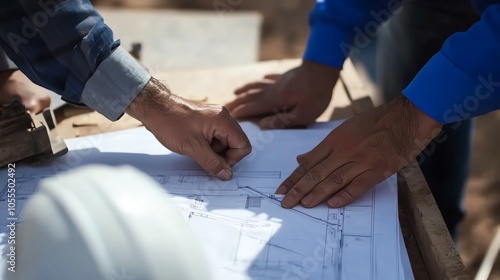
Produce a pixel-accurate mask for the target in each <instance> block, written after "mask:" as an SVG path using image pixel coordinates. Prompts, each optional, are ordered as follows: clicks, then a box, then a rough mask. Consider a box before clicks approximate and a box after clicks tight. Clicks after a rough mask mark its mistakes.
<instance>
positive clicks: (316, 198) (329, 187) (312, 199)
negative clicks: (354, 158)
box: [300, 162, 365, 208]
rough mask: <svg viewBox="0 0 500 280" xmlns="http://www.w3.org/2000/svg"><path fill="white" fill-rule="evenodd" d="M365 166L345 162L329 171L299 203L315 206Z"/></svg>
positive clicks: (350, 179)
mask: <svg viewBox="0 0 500 280" xmlns="http://www.w3.org/2000/svg"><path fill="white" fill-rule="evenodd" d="M363 171H365V168H364V167H363V166H361V165H360V164H358V163H355V162H350V163H347V164H345V165H343V166H341V167H339V168H337V169H336V170H335V171H333V172H331V173H330V174H329V175H328V176H327V177H326V178H325V179H324V180H323V181H321V182H320V183H319V184H317V185H316V186H315V187H314V188H313V189H312V191H311V192H310V193H309V194H307V196H306V197H304V198H303V199H302V200H301V201H300V203H301V204H302V206H304V207H308V208H309V207H315V206H317V205H318V204H320V203H322V202H323V201H325V200H326V199H328V198H330V197H331V196H332V195H334V194H335V193H337V192H338V191H340V190H341V189H342V188H343V187H344V186H346V185H348V184H349V183H350V182H352V180H353V179H354V178H356V176H358V175H359V174H361V173H363Z"/></svg>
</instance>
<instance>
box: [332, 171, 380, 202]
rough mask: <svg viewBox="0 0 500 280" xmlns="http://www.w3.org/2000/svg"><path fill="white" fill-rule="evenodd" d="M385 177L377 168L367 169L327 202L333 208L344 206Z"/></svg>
mask: <svg viewBox="0 0 500 280" xmlns="http://www.w3.org/2000/svg"><path fill="white" fill-rule="evenodd" d="M384 179H385V178H384V176H382V175H381V174H380V172H378V171H377V170H374V169H372V170H367V171H365V172H363V173H361V174H360V175H358V176H357V177H356V178H354V179H353V180H352V181H351V182H350V183H349V184H348V185H347V186H346V187H345V188H343V189H342V190H340V191H339V192H337V193H336V194H335V195H333V196H332V197H331V198H330V199H328V201H327V202H326V203H327V205H328V206H329V207H332V208H338V207H344V206H346V205H348V204H349V203H352V202H354V201H355V200H356V199H358V198H360V197H361V196H362V195H363V194H364V193H366V192H367V191H368V190H369V189H371V188H372V187H373V186H375V185H376V184H378V183H380V182H382V181H383V180H384Z"/></svg>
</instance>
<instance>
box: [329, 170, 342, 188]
mask: <svg viewBox="0 0 500 280" xmlns="http://www.w3.org/2000/svg"><path fill="white" fill-rule="evenodd" d="M328 182H329V183H331V184H335V185H342V184H343V183H344V179H343V178H342V176H341V175H339V174H337V173H335V172H334V173H332V174H330V176H328Z"/></svg>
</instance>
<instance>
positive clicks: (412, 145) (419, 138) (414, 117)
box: [388, 94, 442, 155]
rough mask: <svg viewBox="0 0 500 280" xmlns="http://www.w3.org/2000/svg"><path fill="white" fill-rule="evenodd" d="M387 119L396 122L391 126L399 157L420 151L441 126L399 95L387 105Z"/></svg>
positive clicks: (437, 132)
mask: <svg viewBox="0 0 500 280" xmlns="http://www.w3.org/2000/svg"><path fill="white" fill-rule="evenodd" d="M388 108H390V109H389V112H388V113H389V114H388V115H390V117H389V118H395V119H397V120H398V121H396V123H395V124H394V125H392V131H393V132H394V133H393V135H395V136H396V138H397V140H396V141H394V143H400V144H399V145H396V147H398V149H397V150H399V151H398V152H399V154H400V155H412V154H414V152H415V151H416V150H422V149H424V148H425V146H427V145H428V144H429V143H430V142H431V141H432V139H434V137H436V136H437V135H438V134H439V132H440V131H441V128H442V124H440V123H439V122H437V121H435V120H434V119H432V118H431V117H429V116H428V115H427V114H425V113H424V112H422V111H421V110H420V109H419V108H418V107H416V106H415V105H414V104H413V103H412V102H411V101H410V100H408V99H407V98H406V96H404V95H402V94H401V95H399V96H398V97H396V98H395V99H394V100H392V101H391V102H390V103H389V104H388Z"/></svg>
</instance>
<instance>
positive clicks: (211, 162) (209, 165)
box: [203, 157, 219, 170]
mask: <svg viewBox="0 0 500 280" xmlns="http://www.w3.org/2000/svg"><path fill="white" fill-rule="evenodd" d="M218 166H219V159H218V158H215V157H213V158H210V159H208V160H207V161H205V163H204V164H203V167H204V169H206V170H215V169H216V168H217V167H218Z"/></svg>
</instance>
